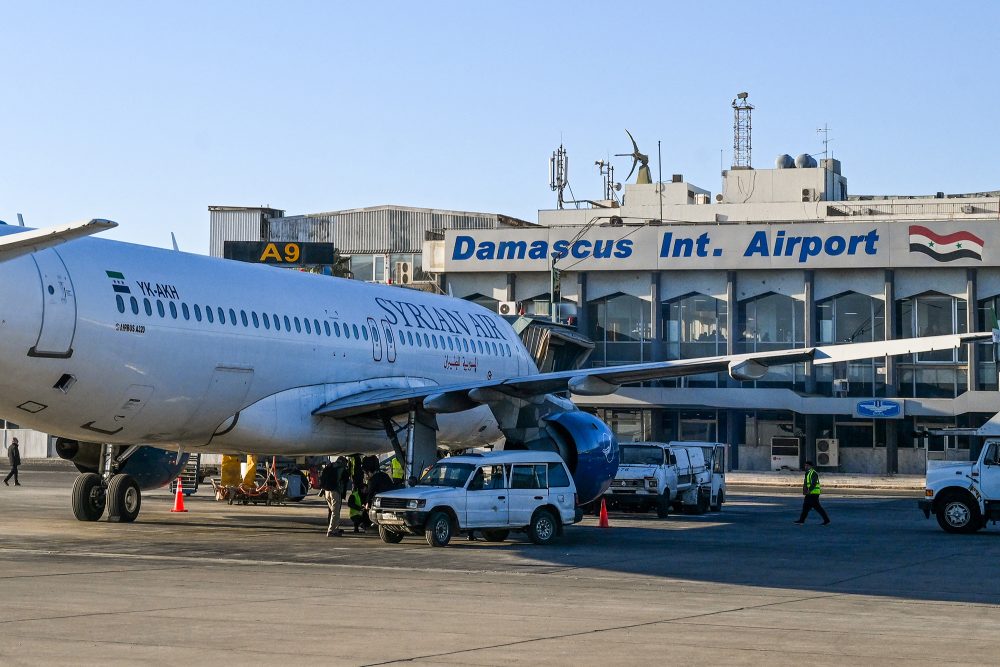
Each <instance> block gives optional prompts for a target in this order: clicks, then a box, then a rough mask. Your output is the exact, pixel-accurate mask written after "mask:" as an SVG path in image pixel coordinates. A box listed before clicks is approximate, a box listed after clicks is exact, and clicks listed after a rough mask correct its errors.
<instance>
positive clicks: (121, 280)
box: [105, 271, 132, 294]
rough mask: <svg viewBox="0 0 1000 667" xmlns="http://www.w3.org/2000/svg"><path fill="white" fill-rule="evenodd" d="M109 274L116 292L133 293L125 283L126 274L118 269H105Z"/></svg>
mask: <svg viewBox="0 0 1000 667" xmlns="http://www.w3.org/2000/svg"><path fill="white" fill-rule="evenodd" d="M105 273H106V274H108V278H111V284H112V285H113V286H114V290H115V292H117V293H118V294H131V293H132V290H131V289H130V288H129V286H128V285H127V284H126V283H125V276H124V275H122V274H121V273H119V272H118V271H105Z"/></svg>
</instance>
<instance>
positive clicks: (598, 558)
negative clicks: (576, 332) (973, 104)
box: [0, 466, 1000, 666]
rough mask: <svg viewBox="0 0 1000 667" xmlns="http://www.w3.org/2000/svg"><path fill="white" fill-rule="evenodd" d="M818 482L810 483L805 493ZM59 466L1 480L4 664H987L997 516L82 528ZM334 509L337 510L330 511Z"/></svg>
mask: <svg viewBox="0 0 1000 667" xmlns="http://www.w3.org/2000/svg"><path fill="white" fill-rule="evenodd" d="M826 479H827V477H824V484H825V485H826V484H827V482H826V481H825V480H826ZM72 480H73V476H72V474H71V473H70V472H68V471H66V470H65V469H60V468H58V467H51V466H47V467H45V468H44V469H42V468H41V467H34V466H28V467H27V468H25V469H23V475H22V483H23V484H24V486H22V487H19V488H16V489H15V488H13V487H11V488H7V487H0V601H2V604H0V663H2V664H5V665H7V664H39V663H45V664H74V665H80V664H102V665H106V664H134V663H137V662H146V663H151V664H172V665H176V664H178V663H188V664H213V665H215V664H230V663H231V664H239V663H244V662H247V661H273V660H282V661H285V660H295V661H307V662H314V661H321V662H322V663H325V664H335V665H340V664H343V665H375V664H397V663H402V662H411V663H420V664H439V665H457V664H461V665H499V664H541V663H545V664H558V665H562V664H567V665H569V664H573V665H605V664H622V663H623V662H628V663H636V662H651V663H652V662H656V663H663V662H680V663H687V664H696V665H701V664H727V665H732V664H748V665H758V664H768V665H774V664H778V665H782V664H795V665H801V664H803V663H807V664H809V665H811V666H816V665H834V664H846V663H853V664H872V663H875V662H888V661H893V662H905V663H906V664H915V665H922V664H927V665H930V664H936V665H939V664H942V663H943V664H987V663H993V662H995V661H996V657H995V656H996V649H995V635H996V628H997V627H1000V578H997V577H996V575H995V570H994V562H995V559H996V557H997V555H998V554H1000V531H998V530H997V529H996V528H990V529H988V530H986V531H983V532H981V533H979V534H976V535H971V536H956V535H947V534H945V533H943V532H942V531H941V530H940V529H939V528H938V527H937V524H936V523H935V522H934V521H933V520H931V521H926V520H925V519H924V518H923V516H922V515H921V514H920V512H919V511H918V510H917V508H916V506H915V503H914V500H913V498H912V497H904V496H901V495H898V494H895V493H894V492H893V491H892V490H885V489H882V490H880V493H881V494H882V495H878V496H871V495H869V496H863V495H857V494H855V493H853V492H848V491H839V490H836V491H834V492H833V493H829V494H824V496H823V499H824V505H825V506H826V508H827V510H828V511H829V512H830V515H831V518H832V519H833V524H832V525H831V526H828V527H821V526H820V525H819V519H818V517H815V516H813V517H811V518H810V523H808V524H807V525H806V526H801V527H800V526H796V525H794V524H792V521H793V520H794V519H795V518H796V516H797V514H798V509H799V506H800V501H799V498H798V497H796V496H794V495H791V494H789V493H775V492H768V493H753V494H744V493H740V492H737V491H733V492H731V494H730V501H731V502H727V504H726V505H725V507H724V508H723V511H722V512H721V513H713V514H706V515H702V516H686V515H671V516H670V517H668V518H667V519H664V520H658V519H656V518H655V515H654V514H652V513H650V514H644V515H638V514H619V513H612V515H611V524H612V528H611V529H610V530H602V529H600V528H598V527H597V526H596V520H595V519H593V518H587V519H585V520H584V522H583V523H582V524H580V525H578V526H575V527H571V528H568V529H567V530H566V535H565V536H564V537H563V538H562V539H561V540H559V541H558V542H557V543H556V544H555V545H552V546H549V547H538V546H535V545H533V544H531V543H529V542H528V541H527V540H526V539H525V538H524V537H523V536H515V537H512V539H511V540H509V541H508V542H505V543H502V544H488V543H485V542H468V541H465V540H456V541H453V542H452V544H451V545H450V546H449V547H447V548H445V549H432V548H431V547H428V546H427V544H426V543H425V542H424V541H423V540H422V539H419V538H416V537H412V538H411V537H408V538H407V539H405V540H404V541H403V542H402V543H401V544H399V545H386V544H383V543H382V542H381V541H379V539H378V538H377V537H376V536H375V535H373V534H370V533H369V534H366V535H357V536H356V535H353V534H348V535H346V536H345V537H341V538H327V537H325V536H324V534H323V533H324V527H325V526H324V524H325V515H326V509H325V504H323V503H321V502H320V501H319V499H318V498H316V497H315V496H312V497H310V498H308V499H306V500H305V501H304V502H303V503H300V504H292V505H289V506H287V507H265V506H263V505H261V506H256V507H255V506H253V505H250V506H245V507H243V506H230V505H227V504H224V503H217V502H215V501H214V500H212V499H211V498H210V497H209V496H208V494H204V493H199V494H196V495H195V496H191V497H189V498H188V499H187V501H186V502H187V507H188V509H189V510H190V511H189V512H188V513H186V514H172V513H170V512H169V509H170V507H171V505H172V497H171V496H170V494H168V493H166V492H165V491H156V492H151V493H146V494H144V497H143V509H142V514H141V515H140V518H139V520H138V521H137V522H136V523H134V524H110V523H107V522H103V521H102V522H98V523H92V524H91V523H81V522H78V521H76V520H75V519H73V517H72V513H71V511H70V507H69V487H70V485H71V483H72ZM345 523H346V520H345Z"/></svg>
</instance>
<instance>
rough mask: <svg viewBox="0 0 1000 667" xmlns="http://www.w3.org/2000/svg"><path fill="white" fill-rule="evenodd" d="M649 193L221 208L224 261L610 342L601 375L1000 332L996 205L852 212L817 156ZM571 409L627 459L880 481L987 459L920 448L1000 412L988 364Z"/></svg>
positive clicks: (933, 359)
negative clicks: (536, 202) (494, 205)
mask: <svg viewBox="0 0 1000 667" xmlns="http://www.w3.org/2000/svg"><path fill="white" fill-rule="evenodd" d="M636 152H638V151H636ZM643 157H644V156H643ZM803 158H807V159H803ZM645 174H646V176H645V178H643V173H642V170H640V173H639V179H638V180H639V181H640V182H639V183H635V184H628V185H626V186H625V187H624V191H623V193H622V196H621V197H620V198H619V196H618V193H617V192H616V189H615V188H614V187H613V185H614V184H613V182H612V180H613V179H612V180H608V181H607V183H606V185H608V186H609V187H606V188H605V197H606V198H605V199H602V200H597V201H591V202H587V203H585V204H582V205H580V204H576V205H575V207H573V208H565V207H564V206H563V203H562V197H561V196H560V198H559V204H560V206H559V208H556V209H553V210H542V211H539V213H538V221H537V224H533V223H529V222H526V221H523V220H518V219H515V218H511V217H508V216H504V215H501V214H488V213H471V212H460V211H438V210H429V209H416V208H408V207H399V206H380V207H374V208H367V209H352V210H345V211H334V212H328V213H320V214H312V215H295V216H286V215H285V214H284V212H282V211H280V210H277V209H269V208H243V207H221V206H212V207H210V208H209V211H210V223H211V253H212V254H213V255H215V256H220V257H221V256H225V255H226V252H227V250H226V247H227V244H228V245H229V246H230V247H231V248H235V247H236V246H235V245H233V244H234V243H235V244H240V243H242V244H251V246H250V248H251V250H253V251H254V252H257V253H258V259H261V258H263V261H273V262H274V263H279V264H292V265H295V264H298V265H302V268H310V269H312V270H320V271H324V272H330V273H336V272H337V269H336V266H334V263H333V261H332V260H331V262H330V263H329V264H326V265H324V264H323V262H318V263H310V262H305V261H303V260H298V261H297V262H289V261H286V260H288V259H289V257H287V256H286V257H282V253H283V252H284V246H285V245H287V244H293V251H294V252H297V251H298V250H296V249H295V246H294V244H305V245H308V244H312V243H315V244H323V245H326V246H328V247H329V246H332V247H333V248H335V249H336V251H337V253H338V258H337V260H338V261H341V264H342V266H345V267H346V266H349V267H350V272H351V273H352V274H353V277H354V278H356V279H362V280H372V281H379V282H387V283H388V282H392V283H397V284H402V285H404V286H407V287H411V288H412V287H416V288H421V289H432V290H440V291H443V292H444V293H450V294H452V295H454V296H456V297H460V298H464V299H470V300H473V301H476V302H478V303H480V304H482V305H484V306H485V307H487V308H490V309H495V310H497V311H498V312H501V313H503V314H510V315H517V314H520V315H528V316H544V317H548V316H550V315H554V316H555V317H556V319H557V320H558V321H560V322H561V323H563V324H567V325H571V326H573V327H575V328H576V329H577V330H578V331H579V333H582V334H584V335H586V336H588V337H589V338H590V339H591V340H592V341H594V343H595V347H594V350H593V352H592V354H591V355H590V357H589V359H588V360H587V362H586V363H587V364H591V365H600V366H604V365H616V364H628V363H635V362H644V361H652V360H667V359H681V358H689V357H696V356H712V355H721V354H737V353H742V352H752V351H760V350H779V349H787V348H796V347H806V346H812V345H830V344H837V343H847V342H863V341H875V340H883V339H891V338H905V337H911V336H928V335H936V334H946V333H957V332H966V331H975V330H988V329H990V328H991V327H992V326H993V325H994V322H995V319H996V312H997V307H998V305H1000V304H998V301H1000V193H996V192H989V193H975V194H960V195H952V194H945V193H941V192H939V193H934V194H931V195H929V196H923V197H914V196H857V195H848V191H847V179H846V177H845V175H844V173H843V172H842V167H841V164H840V162H839V161H837V160H834V159H824V160H821V161H820V162H818V163H817V162H816V161H815V160H812V159H811V158H808V156H800V159H799V160H797V161H792V160H791V158H789V157H788V156H782V157H781V158H779V160H778V163H777V165H776V167H775V168H770V169H755V168H750V167H749V166H741V167H734V168H733V169H729V170H726V171H724V172H723V173H722V187H721V192H719V193H718V194H715V195H714V196H713V193H712V192H710V191H709V190H706V189H702V188H700V187H697V186H695V185H692V184H690V183H688V182H686V181H685V179H684V178H683V176H681V175H675V176H673V178H672V179H671V180H670V181H669V182H663V183H657V182H649V181H650V180H651V179H649V178H648V174H649V171H648V168H646V171H645ZM244 250H245V248H244ZM294 252H293V254H294ZM265 254H268V255H269V258H268V257H264V255H265ZM276 258H277V259H276ZM296 258H297V259H298V256H296ZM348 258H349V259H348ZM553 303H554V304H555V307H554V308H553ZM575 400H577V401H578V404H579V405H580V406H581V408H583V409H587V410H591V411H594V412H595V413H597V414H598V415H599V416H601V417H602V418H604V419H605V420H606V421H607V422H608V423H609V424H610V425H611V426H612V428H613V429H614V430H615V431H616V432H617V433H618V435H619V437H620V438H621V439H622V440H625V441H628V440H646V439H649V440H673V439H683V440H710V441H721V442H725V443H727V444H728V445H729V447H730V466H731V467H732V468H733V469H741V470H770V469H779V468H782V467H786V468H792V469H797V468H798V467H799V466H800V464H801V462H802V461H803V460H804V459H813V460H817V461H818V462H819V463H820V464H821V465H823V466H824V469H826V470H830V471H840V472H859V473H860V472H864V473H873V474H877V473H897V472H898V473H908V474H922V473H923V471H924V465H925V461H926V459H928V458H931V459H967V458H969V457H970V456H975V455H976V454H978V452H977V451H976V444H975V443H972V442H970V441H969V439H967V438H961V437H954V436H951V437H943V436H934V435H929V434H927V433H926V431H928V430H929V429H940V428H945V427H955V426H957V427H977V426H979V425H981V424H982V423H984V422H985V421H986V420H987V419H988V418H989V417H991V416H992V415H993V414H994V413H996V412H997V409H998V407H1000V405H998V403H1000V402H998V401H997V365H996V361H995V358H994V350H993V346H992V345H978V346H967V347H966V348H963V349H958V350H947V351H941V352H933V353H925V354H919V355H913V356H908V357H898V358H895V359H888V360H887V359H885V358H881V359H873V360H868V361H859V362H852V363H844V364H838V365H834V366H832V367H831V366H822V367H815V368H814V367H812V365H811V364H799V365H794V366H786V367H780V368H776V369H774V370H773V371H771V372H770V373H769V374H768V375H767V376H766V377H764V378H763V379H761V380H759V381H756V382H737V381H734V380H732V379H731V378H729V377H728V375H726V374H711V375H705V376H697V377H689V378H684V379H681V380H671V381H661V382H649V383H643V384H642V385H637V386H628V387H624V388H622V389H621V390H620V391H619V392H618V393H616V394H614V395H611V396H605V397H576V398H575Z"/></svg>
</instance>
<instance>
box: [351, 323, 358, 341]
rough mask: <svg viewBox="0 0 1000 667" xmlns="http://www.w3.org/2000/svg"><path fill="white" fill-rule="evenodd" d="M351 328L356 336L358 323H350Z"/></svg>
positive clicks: (356, 336)
mask: <svg viewBox="0 0 1000 667" xmlns="http://www.w3.org/2000/svg"><path fill="white" fill-rule="evenodd" d="M351 330H352V331H353V332H354V337H355V338H358V325H357V324H352V325H351Z"/></svg>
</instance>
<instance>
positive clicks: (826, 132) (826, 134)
mask: <svg viewBox="0 0 1000 667" xmlns="http://www.w3.org/2000/svg"><path fill="white" fill-rule="evenodd" d="M816 134H822V135H823V157H833V156H832V155H830V142H831V141H833V140H832V139H831V138H830V126H829V125H827V124H826V123H823V127H817V128H816Z"/></svg>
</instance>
